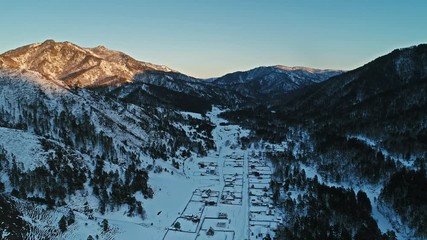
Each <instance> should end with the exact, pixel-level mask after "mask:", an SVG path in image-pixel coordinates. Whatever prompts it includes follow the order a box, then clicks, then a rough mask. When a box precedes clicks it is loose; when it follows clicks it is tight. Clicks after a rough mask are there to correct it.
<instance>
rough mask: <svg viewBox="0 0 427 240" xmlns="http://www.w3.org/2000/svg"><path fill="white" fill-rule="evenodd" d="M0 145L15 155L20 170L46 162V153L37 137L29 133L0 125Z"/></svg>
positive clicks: (31, 168)
mask: <svg viewBox="0 0 427 240" xmlns="http://www.w3.org/2000/svg"><path fill="white" fill-rule="evenodd" d="M0 145H1V146H3V147H4V148H5V150H6V151H7V152H8V153H9V154H13V156H15V157H16V162H17V164H18V166H20V167H22V169H21V170H25V171H27V170H34V168H36V167H37V166H40V165H45V164H46V161H47V155H48V153H47V152H45V151H44V150H43V147H42V146H41V144H40V140H39V138H38V137H37V136H35V135H33V134H31V133H28V132H25V131H22V130H16V129H10V128H3V127H0ZM9 157H11V156H9Z"/></svg>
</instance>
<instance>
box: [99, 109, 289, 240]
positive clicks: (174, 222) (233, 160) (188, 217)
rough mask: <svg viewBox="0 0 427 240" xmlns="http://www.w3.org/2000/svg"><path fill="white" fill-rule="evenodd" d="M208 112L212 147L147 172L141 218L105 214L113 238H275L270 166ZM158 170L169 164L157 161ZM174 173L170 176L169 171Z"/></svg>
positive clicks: (234, 128)
mask: <svg viewBox="0 0 427 240" xmlns="http://www.w3.org/2000/svg"><path fill="white" fill-rule="evenodd" d="M220 112H221V111H220V110H219V109H217V108H214V110H213V111H212V112H211V113H210V114H208V117H210V119H211V121H212V122H213V123H214V124H216V128H215V129H214V130H213V136H214V139H215V144H216V146H218V147H217V149H216V151H211V152H210V153H209V154H208V156H207V157H192V158H189V159H186V160H185V161H183V163H182V165H181V167H180V169H179V170H177V169H170V171H169V172H165V171H164V172H162V173H160V174H152V175H151V176H150V183H151V184H152V187H153V189H154V190H155V197H154V199H150V200H144V204H143V205H144V208H145V209H146V211H147V217H146V220H143V221H135V222H129V220H128V219H129V218H127V217H123V216H121V215H122V213H121V212H116V213H113V214H106V215H104V216H101V215H99V216H96V217H98V218H104V217H105V218H107V219H108V220H109V223H110V225H111V226H112V228H113V229H117V231H116V232H115V234H114V238H115V239H164V240H170V239H174V240H179V239H185V240H187V239H228V240H232V239H262V238H263V237H265V236H266V234H269V235H270V236H271V237H273V236H274V231H273V230H274V229H276V228H277V226H278V224H279V223H280V221H281V219H280V217H279V215H280V214H279V213H278V212H275V211H274V209H273V208H272V200H271V196H272V193H271V190H269V184H270V175H271V174H272V170H271V166H269V165H267V163H266V162H265V161H262V155H261V154H259V153H258V152H256V151H255V149H254V148H250V149H242V147H241V145H240V143H239V139H240V137H242V136H245V135H247V134H249V131H247V130H243V129H241V128H240V127H239V126H237V125H228V124H226V121H225V120H223V119H221V118H219V117H218V114H219V113H220ZM156 164H161V166H162V167H163V168H167V167H168V165H169V164H168V163H164V162H163V163H161V162H160V163H159V161H156ZM172 171H173V175H172V174H171V173H172Z"/></svg>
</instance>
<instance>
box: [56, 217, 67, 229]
mask: <svg viewBox="0 0 427 240" xmlns="http://www.w3.org/2000/svg"><path fill="white" fill-rule="evenodd" d="M58 225H59V229H60V230H61V232H65V231H67V219H66V218H65V216H62V218H61V219H60V220H59V222H58Z"/></svg>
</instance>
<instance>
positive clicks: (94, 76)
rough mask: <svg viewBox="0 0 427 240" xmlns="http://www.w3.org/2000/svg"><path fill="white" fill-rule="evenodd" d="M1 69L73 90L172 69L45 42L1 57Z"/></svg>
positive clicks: (110, 53)
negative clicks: (22, 72)
mask: <svg viewBox="0 0 427 240" xmlns="http://www.w3.org/2000/svg"><path fill="white" fill-rule="evenodd" d="M0 69H27V70H31V71H35V72H38V73H40V74H41V75H42V76H43V77H44V78H46V79H49V80H62V81H64V82H65V83H66V84H67V85H69V86H73V87H96V86H106V85H117V84H121V83H125V82H131V81H132V80H133V78H134V76H135V75H136V74H140V73H144V72H145V71H147V70H154V71H164V72H174V71H173V70H172V69H170V68H168V67H165V66H159V65H155V64H151V63H146V62H140V61H138V60H135V59H134V58H132V57H130V56H128V55H126V54H124V53H122V52H119V51H114V50H110V49H108V48H106V47H104V46H98V47H95V48H82V47H80V46H78V45H75V44H73V43H70V42H55V41H54V40H46V41H44V42H43V43H35V44H30V45H26V46H23V47H20V48H17V49H14V50H11V51H8V52H6V53H3V54H2V55H0Z"/></svg>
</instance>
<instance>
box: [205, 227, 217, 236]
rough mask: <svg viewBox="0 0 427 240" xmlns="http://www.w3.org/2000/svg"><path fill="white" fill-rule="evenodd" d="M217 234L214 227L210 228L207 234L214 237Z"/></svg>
mask: <svg viewBox="0 0 427 240" xmlns="http://www.w3.org/2000/svg"><path fill="white" fill-rule="evenodd" d="M214 234H215V230H214V229H213V228H212V227H209V230H208V231H207V232H206V235H208V236H213V235H214Z"/></svg>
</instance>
